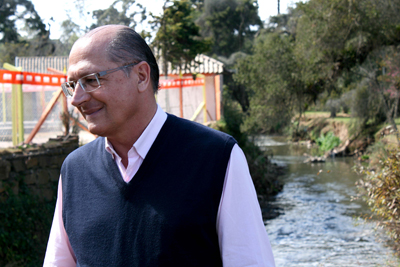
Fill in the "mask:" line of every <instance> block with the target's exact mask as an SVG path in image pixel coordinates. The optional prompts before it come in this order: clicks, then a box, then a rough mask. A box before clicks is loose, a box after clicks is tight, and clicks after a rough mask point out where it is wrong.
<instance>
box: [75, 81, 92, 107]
mask: <svg viewBox="0 0 400 267" xmlns="http://www.w3.org/2000/svg"><path fill="white" fill-rule="evenodd" d="M89 99H90V94H88V93H87V92H85V90H83V88H82V87H81V85H80V84H79V83H77V84H76V87H75V91H74V94H73V95H72V100H71V104H72V105H74V106H75V107H79V106H81V105H82V104H83V103H85V102H87V101H89Z"/></svg>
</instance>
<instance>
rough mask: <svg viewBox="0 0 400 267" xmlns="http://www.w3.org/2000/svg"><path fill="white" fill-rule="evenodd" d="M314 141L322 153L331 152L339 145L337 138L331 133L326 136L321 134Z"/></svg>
mask: <svg viewBox="0 0 400 267" xmlns="http://www.w3.org/2000/svg"><path fill="white" fill-rule="evenodd" d="M316 141H317V144H318V146H319V149H320V150H322V151H324V152H327V151H331V150H332V149H333V148H335V147H337V146H339V145H340V139H339V137H336V136H335V134H334V133H333V132H328V133H326V135H324V134H323V133H321V135H320V136H319V137H318V138H317V140H316Z"/></svg>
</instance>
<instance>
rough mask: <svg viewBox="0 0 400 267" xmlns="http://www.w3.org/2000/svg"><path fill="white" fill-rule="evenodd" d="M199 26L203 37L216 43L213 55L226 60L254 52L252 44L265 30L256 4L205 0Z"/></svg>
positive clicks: (252, 0) (250, 0)
mask: <svg viewBox="0 0 400 267" xmlns="http://www.w3.org/2000/svg"><path fill="white" fill-rule="evenodd" d="M197 23H198V24H199V25H200V27H201V29H202V33H201V34H202V36H205V37H211V38H212V39H213V41H214V45H213V47H212V50H211V54H215V55H217V56H224V57H229V56H230V55H231V54H233V53H234V52H238V51H242V52H250V51H251V47H252V40H253V38H254V36H255V34H256V33H257V31H258V29H260V28H262V26H263V24H262V21H261V19H260V17H259V16H258V3H257V1H256V0H205V1H204V11H203V14H202V16H201V17H200V18H199V19H198V21H197Z"/></svg>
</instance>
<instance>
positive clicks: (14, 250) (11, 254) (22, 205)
mask: <svg viewBox="0 0 400 267" xmlns="http://www.w3.org/2000/svg"><path fill="white" fill-rule="evenodd" d="M19 188H20V189H19V194H18V195H15V194H13V193H12V191H11V190H9V191H8V192H7V194H8V196H6V197H5V196H4V193H3V196H2V198H3V199H4V197H5V200H4V201H3V200H1V201H0V217H1V221H0V265H1V266H5V265H6V264H7V263H14V264H17V265H18V266H40V265H42V264H43V259H44V252H45V251H46V245H47V238H48V234H49V232H50V227H51V221H52V216H53V213H54V206H55V201H51V202H46V203H43V201H39V200H38V198H37V197H35V196H33V195H32V194H30V192H29V189H28V187H27V186H26V185H25V184H24V183H22V182H20V184H19ZM54 190H55V189H54Z"/></svg>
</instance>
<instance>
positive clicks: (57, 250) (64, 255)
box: [43, 177, 76, 267]
mask: <svg viewBox="0 0 400 267" xmlns="http://www.w3.org/2000/svg"><path fill="white" fill-rule="evenodd" d="M61 184H62V183H61V177H60V181H59V184H58V195H57V203H56V209H55V211H54V218H53V224H52V226H51V231H50V237H49V242H48V243H47V250H46V256H45V258H44V264H43V266H44V267H55V266H60V267H61V266H62V267H70V266H71V267H72V266H76V258H75V254H74V252H73V250H72V247H71V245H70V243H69V239H68V236H67V233H66V232H65V228H64V223H63V219H62V186H61Z"/></svg>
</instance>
